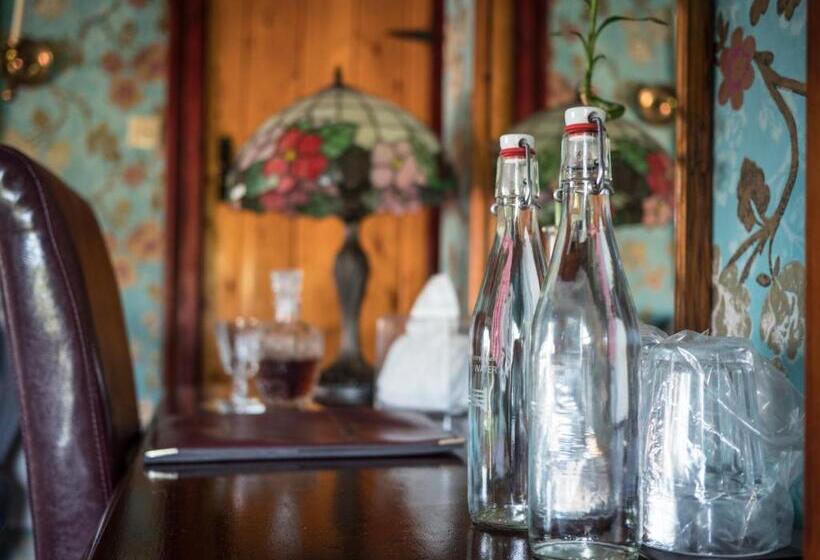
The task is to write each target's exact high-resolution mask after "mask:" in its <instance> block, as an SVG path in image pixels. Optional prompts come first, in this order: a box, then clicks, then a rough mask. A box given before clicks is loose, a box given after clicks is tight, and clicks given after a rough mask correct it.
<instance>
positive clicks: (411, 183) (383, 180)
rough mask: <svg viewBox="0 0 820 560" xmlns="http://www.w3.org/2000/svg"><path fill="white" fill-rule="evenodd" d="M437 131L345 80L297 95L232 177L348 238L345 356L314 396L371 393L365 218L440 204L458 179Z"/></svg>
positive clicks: (232, 188)
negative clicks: (362, 319)
mask: <svg viewBox="0 0 820 560" xmlns="http://www.w3.org/2000/svg"><path fill="white" fill-rule="evenodd" d="M448 169H449V168H448V167H447V166H446V165H445V163H444V159H443V157H442V152H441V146H440V145H439V142H438V140H437V139H436V137H435V135H434V134H433V133H432V132H431V131H430V130H429V129H428V128H427V127H426V126H425V125H424V124H422V123H421V122H420V121H418V120H417V119H416V118H415V117H413V116H412V115H411V114H409V113H408V112H406V111H404V110H403V109H401V108H400V107H398V106H396V105H394V104H392V103H390V102H388V101H385V100H382V99H379V98H377V97H374V96H372V95H368V94H366V93H363V92H361V91H359V90H356V89H354V88H352V87H349V86H347V85H345V84H343V83H342V79H341V73H340V72H339V71H338V70H337V71H336V79H335V82H334V84H333V85H332V86H330V87H328V88H326V89H323V90H321V91H319V92H317V93H316V94H314V95H312V96H309V97H306V98H303V99H300V100H298V101H296V102H295V103H293V104H292V105H290V106H289V107H287V108H285V109H284V110H282V111H281V112H279V113H277V114H275V115H273V116H271V117H270V118H269V119H268V120H267V121H266V122H264V123H263V124H262V126H260V127H259V129H258V130H257V131H256V132H255V133H254V134H253V136H251V138H250V140H248V142H247V143H246V144H245V145H244V146H243V147H242V149H241V150H240V151H239V154H238V156H237V159H236V162H235V164H234V167H233V169H232V170H231V172H230V173H229V174H228V177H227V193H228V194H227V196H228V198H229V199H230V201H231V202H232V203H233V204H235V205H237V206H239V207H242V208H247V209H251V210H256V211H259V212H280V213H286V214H294V215H295V214H302V215H308V216H313V217H317V218H320V217H325V216H338V217H339V218H341V219H342V221H344V224H345V239H344V243H343V244H342V248H341V250H340V251H339V253H338V255H337V257H336V262H335V268H334V275H335V280H336V288H337V292H338V295H339V301H340V305H341V310H342V336H341V347H340V351H339V356H338V357H337V359H336V361H335V362H334V363H333V364H331V365H330V366H329V367H328V368H327V369H326V370H325V371H324V372H323V373H322V377H321V380H320V383H319V388H318V389H317V392H316V398H317V399H318V400H320V401H321V402H325V403H328V404H364V403H367V402H369V401H370V400H371V399H372V388H373V368H372V366H371V365H370V364H368V363H367V362H366V361H365V359H364V357H363V356H362V352H361V346H360V339H359V314H360V310H361V304H362V299H363V297H364V293H365V287H366V285H367V277H368V273H369V265H368V262H367V256H366V255H365V253H364V251H363V250H362V247H361V244H360V243H359V223H360V221H361V220H362V219H363V218H364V217H365V216H367V215H368V214H371V213H374V212H392V213H395V214H401V213H404V212H411V211H414V210H417V209H420V208H421V207H423V206H427V205H435V204H438V203H440V202H441V201H442V200H443V199H444V198H445V196H446V195H447V193H448V191H449V190H450V186H451V185H452V184H453V182H452V181H451V180H449V174H448Z"/></svg>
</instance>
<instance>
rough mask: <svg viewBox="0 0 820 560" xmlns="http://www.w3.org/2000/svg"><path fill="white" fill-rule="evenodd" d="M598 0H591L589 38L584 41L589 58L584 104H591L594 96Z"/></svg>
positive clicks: (582, 94)
mask: <svg viewBox="0 0 820 560" xmlns="http://www.w3.org/2000/svg"><path fill="white" fill-rule="evenodd" d="M597 29H598V0H590V2H589V31H588V32H587V40H586V41H585V42H584V54H585V55H586V59H587V69H586V72H585V73H584V82H583V85H582V86H581V92H580V93H581V102H582V103H583V104H584V105H589V104H590V99H591V98H592V71H593V68H594V67H595V41H596V40H597V39H598V33H597Z"/></svg>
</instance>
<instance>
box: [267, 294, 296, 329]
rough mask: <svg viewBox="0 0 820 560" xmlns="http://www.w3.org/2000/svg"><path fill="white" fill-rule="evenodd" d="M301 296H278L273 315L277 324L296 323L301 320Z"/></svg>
mask: <svg viewBox="0 0 820 560" xmlns="http://www.w3.org/2000/svg"><path fill="white" fill-rule="evenodd" d="M300 303H301V302H300V301H299V296H295V297H294V296H289V297H283V296H280V295H278V294H277V295H276V303H275V304H274V306H273V315H274V318H275V319H276V322H277V323H295V322H296V321H298V320H299V307H300Z"/></svg>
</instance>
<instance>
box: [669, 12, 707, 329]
mask: <svg viewBox="0 0 820 560" xmlns="http://www.w3.org/2000/svg"><path fill="white" fill-rule="evenodd" d="M677 9H678V14H677V22H678V26H677V31H676V37H677V47H676V52H677V53H678V57H677V75H676V83H677V90H678V110H677V118H676V131H675V132H676V143H677V161H676V165H675V321H674V322H675V330H681V329H691V330H694V331H704V330H706V329H708V328H709V327H710V317H711V313H712V112H713V105H714V99H713V89H712V82H713V74H714V67H713V60H714V34H713V33H712V27H713V24H714V5H713V3H712V2H711V1H709V2H703V1H702V0H678V4H677Z"/></svg>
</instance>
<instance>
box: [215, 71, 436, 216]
mask: <svg viewBox="0 0 820 560" xmlns="http://www.w3.org/2000/svg"><path fill="white" fill-rule="evenodd" d="M446 170H447V168H446V166H445V165H444V162H443V158H442V157H441V146H440V145H439V143H438V141H437V140H436V137H435V136H434V134H433V133H432V132H431V131H430V130H429V129H428V128H427V127H426V126H425V125H424V124H422V123H421V122H420V121H419V120H418V119H416V118H415V117H413V116H412V115H411V114H409V113H408V112H407V111H404V110H403V109H401V108H400V107H398V106H396V105H394V104H393V103H390V102H388V101H385V100H382V99H379V98H377V97H374V96H372V95H368V94H366V93H363V92H361V91H358V90H356V89H354V88H351V87H348V86H346V85H343V84H342V83H341V79H340V78H339V77H338V76H337V80H336V83H335V84H334V85H332V86H331V87H329V88H326V89H324V90H321V91H319V92H318V93H316V94H314V95H312V96H310V97H306V98H303V99H300V100H298V101H296V102H295V103H294V104H292V105H291V106H289V107H287V108H286V109H284V110H283V111H281V112H280V113H277V114H275V115H273V116H272V117H270V118H269V119H268V120H267V121H266V122H265V123H264V124H262V126H260V127H259V129H258V130H257V131H256V132H255V133H254V134H253V136H252V137H251V138H250V140H248V142H247V143H246V144H245V145H244V146H243V148H242V149H241V151H240V152H239V154H238V157H237V160H236V163H235V166H234V168H233V169H232V171H231V173H230V174H229V176H228V178H227V182H228V183H227V186H228V197H229V198H230V200H231V201H233V202H234V203H236V204H238V205H240V206H241V207H243V208H249V209H253V210H258V211H271V212H284V213H290V214H307V215H310V216H314V217H323V216H328V215H339V216H341V217H342V218H343V219H345V220H358V219H360V218H361V217H363V216H365V215H367V214H369V213H372V212H383V211H387V212H393V213H403V212H409V211H412V210H416V209H418V208H420V207H421V206H423V205H434V204H437V203H439V202H441V200H442V199H443V198H444V196H445V195H446V193H447V191H448V190H449V187H450V185H451V182H450V181H448V180H447V178H446V177H447V171H446Z"/></svg>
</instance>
